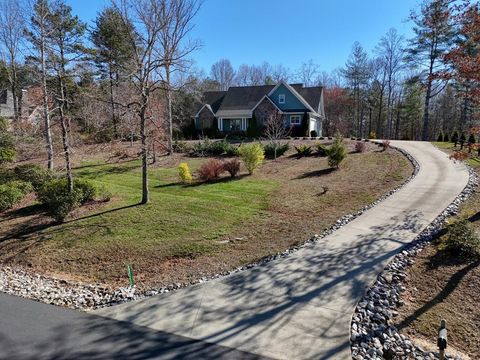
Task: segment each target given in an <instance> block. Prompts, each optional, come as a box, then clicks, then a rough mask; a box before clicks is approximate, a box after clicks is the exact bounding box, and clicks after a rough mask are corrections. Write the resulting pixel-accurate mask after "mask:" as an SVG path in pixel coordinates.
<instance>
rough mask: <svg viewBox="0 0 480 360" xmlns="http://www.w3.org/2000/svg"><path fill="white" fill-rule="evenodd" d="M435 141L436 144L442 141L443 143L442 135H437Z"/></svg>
mask: <svg viewBox="0 0 480 360" xmlns="http://www.w3.org/2000/svg"><path fill="white" fill-rule="evenodd" d="M437 141H438V142H442V141H443V133H440V134H438V138H437Z"/></svg>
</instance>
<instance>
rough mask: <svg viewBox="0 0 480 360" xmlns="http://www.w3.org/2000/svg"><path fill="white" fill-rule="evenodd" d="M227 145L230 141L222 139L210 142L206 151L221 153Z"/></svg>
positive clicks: (212, 153) (213, 153)
mask: <svg viewBox="0 0 480 360" xmlns="http://www.w3.org/2000/svg"><path fill="white" fill-rule="evenodd" d="M229 147H230V143H229V142H228V141H226V140H225V139H224V140H220V141H214V142H212V143H210V145H209V146H208V147H207V149H206V151H207V152H208V153H209V154H211V155H222V154H224V153H226V152H227V149H228V148H229Z"/></svg>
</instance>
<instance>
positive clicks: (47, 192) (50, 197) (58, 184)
mask: <svg viewBox="0 0 480 360" xmlns="http://www.w3.org/2000/svg"><path fill="white" fill-rule="evenodd" d="M37 198H38V201H39V202H40V203H41V204H42V205H44V206H45V208H46V209H47V211H48V212H49V214H50V215H51V216H52V217H53V218H54V219H55V220H57V221H59V222H62V221H64V220H65V218H66V217H67V215H68V214H69V213H70V212H71V211H72V210H73V209H75V208H76V207H78V206H79V205H80V203H81V200H82V198H83V194H82V191H81V189H79V188H78V186H76V187H74V189H73V191H69V189H68V184H67V180H66V179H63V178H62V179H53V180H50V181H47V182H46V183H45V184H43V185H42V186H41V187H40V189H39V190H38V192H37Z"/></svg>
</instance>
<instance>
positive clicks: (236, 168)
mask: <svg viewBox="0 0 480 360" xmlns="http://www.w3.org/2000/svg"><path fill="white" fill-rule="evenodd" d="M223 170H225V171H226V172H228V173H229V174H230V177H232V178H234V177H235V176H237V174H238V173H239V172H240V160H238V159H230V160H226V161H224V162H223Z"/></svg>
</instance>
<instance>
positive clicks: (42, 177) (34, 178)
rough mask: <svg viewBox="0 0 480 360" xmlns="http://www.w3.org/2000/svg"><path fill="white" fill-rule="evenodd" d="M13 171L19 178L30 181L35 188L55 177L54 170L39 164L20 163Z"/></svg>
mask: <svg viewBox="0 0 480 360" xmlns="http://www.w3.org/2000/svg"><path fill="white" fill-rule="evenodd" d="M13 171H14V173H15V177H16V178H17V179H19V180H22V181H26V182H29V183H30V184H32V186H33V188H34V189H35V190H38V189H39V188H40V187H41V186H42V184H43V183H44V182H46V181H48V180H51V179H53V177H54V174H53V172H52V171H50V170H47V169H44V168H42V167H41V166H39V165H37V164H24V165H18V166H16V167H15V168H14V169H13Z"/></svg>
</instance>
